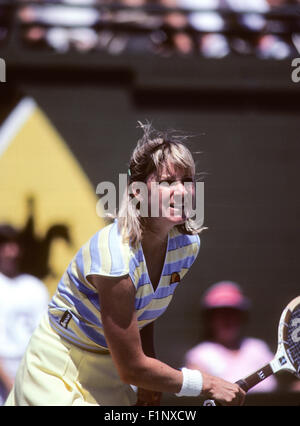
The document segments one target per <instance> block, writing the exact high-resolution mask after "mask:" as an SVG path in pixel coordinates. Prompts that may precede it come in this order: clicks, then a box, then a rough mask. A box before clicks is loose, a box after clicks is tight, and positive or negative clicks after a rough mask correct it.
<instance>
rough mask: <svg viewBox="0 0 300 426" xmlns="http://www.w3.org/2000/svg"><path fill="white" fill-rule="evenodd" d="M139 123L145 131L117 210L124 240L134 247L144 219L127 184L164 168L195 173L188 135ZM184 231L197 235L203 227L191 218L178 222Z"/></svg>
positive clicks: (130, 165) (139, 142)
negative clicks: (187, 144)
mask: <svg viewBox="0 0 300 426" xmlns="http://www.w3.org/2000/svg"><path fill="white" fill-rule="evenodd" d="M139 126H140V127H141V129H142V130H143V136H142V137H141V139H139V140H138V143H137V146H136V148H135V149H134V151H133V153H132V155H131V159H130V162H129V168H128V181H127V191H125V194H124V196H123V199H122V203H121V205H120V209H119V212H118V215H117V217H118V226H119V230H120V232H121V233H122V235H123V240H124V241H126V242H128V241H130V243H131V245H132V246H133V247H137V246H138V244H139V243H140V242H141V240H142V236H143V229H144V220H143V218H142V217H141V215H140V213H139V210H138V209H137V208H136V207H135V206H133V203H132V202H131V199H132V194H130V193H129V191H128V187H129V185H131V184H132V183H133V182H146V180H147V178H148V177H149V176H150V175H151V174H153V173H154V174H156V175H158V176H159V175H160V174H161V173H162V172H163V171H165V170H166V171H167V172H171V170H172V169H173V170H174V167H175V169H176V170H183V171H185V172H186V171H188V173H189V174H191V175H193V176H194V175H195V163H194V159H193V156H192V154H191V152H190V150H189V149H188V148H187V146H186V144H185V139H186V136H182V135H179V134H177V133H176V132H174V131H166V132H159V131H157V130H155V129H154V128H153V127H152V125H151V124H149V123H146V124H142V123H140V122H139ZM176 227H177V229H178V230H179V231H180V232H181V233H183V234H198V233H200V232H201V231H202V230H203V229H205V228H204V227H202V226H201V227H199V225H197V223H196V222H195V221H193V220H192V219H191V218H188V219H187V220H186V221H185V223H184V224H181V225H176Z"/></svg>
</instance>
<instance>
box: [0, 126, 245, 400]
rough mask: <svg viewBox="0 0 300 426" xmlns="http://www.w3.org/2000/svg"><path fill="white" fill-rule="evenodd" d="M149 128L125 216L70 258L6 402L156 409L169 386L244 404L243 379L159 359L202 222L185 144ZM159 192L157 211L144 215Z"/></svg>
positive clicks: (132, 171)
mask: <svg viewBox="0 0 300 426" xmlns="http://www.w3.org/2000/svg"><path fill="white" fill-rule="evenodd" d="M142 128H143V130H144V135H143V137H142V138H141V139H140V140H139V142H138V144H137V146H136V148H135V150H134V152H133V154H132V157H131V159H130V167H129V173H128V175H129V178H128V188H127V189H128V190H127V192H126V194H125V197H124V199H123V201H122V205H121V206H120V209H119V212H118V215H117V217H116V219H115V220H114V222H113V223H111V224H109V225H107V226H106V227H104V228H103V229H101V230H100V231H99V232H97V233H96V234H95V235H94V236H93V237H92V238H91V239H90V240H89V241H88V242H87V243H86V244H85V245H84V246H83V247H82V248H81V249H80V250H79V252H78V253H77V254H76V256H75V257H74V258H73V260H72V261H71V263H70V264H69V266H68V268H67V270H66V272H65V273H64V275H63V277H62V279H61V281H60V282H59V285H58V288H57V292H56V293H55V295H54V297H53V299H52V301H51V302H50V305H49V309H48V313H47V315H46V316H45V317H44V319H43V320H42V322H41V324H40V325H39V327H38V328H37V329H36V331H35V333H34V334H33V336H32V339H31V341H30V344H29V346H28V349H27V352H26V354H25V356H24V358H23V360H22V362H21V365H20V368H19V371H18V374H17V377H16V380H15V384H14V387H13V390H12V391H11V393H10V395H9V397H8V399H7V402H6V405H34V406H38V405H159V401H160V396H161V393H162V392H171V393H174V394H177V395H178V396H198V395H200V394H201V393H202V394H203V396H205V397H208V398H213V399H217V400H218V401H220V402H221V403H224V404H242V403H243V399H244V395H245V393H244V391H242V390H241V389H240V388H239V387H238V385H236V384H232V383H229V382H226V381H224V380H222V379H219V378H216V377H213V376H210V375H208V374H205V373H203V374H201V372H200V371H198V370H191V369H186V368H183V369H182V370H177V369H174V368H172V367H170V366H168V365H167V364H165V363H163V362H160V361H159V360H158V359H156V357H155V351H154V347H153V346H154V345H153V322H154V320H155V319H156V318H158V317H159V316H160V315H161V314H162V313H163V312H164V311H165V310H166V308H167V306H168V304H169V303H170V301H171V299H172V296H173V292H174V290H175V288H176V286H177V285H178V284H179V283H181V281H182V278H183V277H184V275H185V274H186V273H187V271H188V270H189V268H190V267H191V265H192V263H193V262H194V260H195V259H196V256H197V254H198V251H199V246H200V240H199V236H198V234H199V232H200V231H201V228H200V229H199V228H198V227H197V226H196V225H195V221H193V220H192V218H191V217H189V216H188V213H186V209H184V208H183V204H184V201H182V204H181V205H180V203H179V204H178V199H179V200H180V199H181V200H184V194H185V192H186V191H187V189H186V185H185V183H187V182H189V183H191V182H192V187H195V184H193V182H194V179H195V164H194V161H193V158H192V155H191V153H190V151H189V150H188V148H187V147H186V145H185V143H184V140H183V139H180V138H179V137H178V136H176V135H174V134H171V136H168V135H167V134H161V133H158V132H156V131H155V130H154V129H152V128H151V126H150V125H146V126H142ZM138 182H143V183H145V185H146V187H147V190H148V192H147V196H148V200H146V198H147V197H146V196H145V193H144V192H143V191H140V190H139V189H137V186H138V185H137V183H138ZM153 183H158V184H159V185H156V186H155V185H153ZM162 183H167V184H168V185H160V184H162ZM135 184H136V185H137V186H135ZM129 187H130V188H131V189H130V191H129ZM189 188H190V186H189ZM193 190H194V189H193ZM155 197H156V199H158V200H159V213H158V214H157V215H155V216H156V217H152V216H151V214H143V215H142V214H141V211H142V210H143V211H144V212H145V209H142V208H141V207H142V205H143V203H145V202H146V201H149V200H152V199H155ZM175 199H176V202H175ZM149 204H151V203H149ZM149 204H148V206H149ZM146 210H147V209H146ZM148 213H151V212H150V210H149V209H148ZM134 388H137V389H138V391H137V392H135V390H134Z"/></svg>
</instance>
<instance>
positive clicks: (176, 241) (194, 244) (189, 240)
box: [170, 227, 200, 252]
mask: <svg viewBox="0 0 300 426" xmlns="http://www.w3.org/2000/svg"><path fill="white" fill-rule="evenodd" d="M170 240H171V242H172V246H173V247H174V248H188V247H190V248H192V249H193V250H194V251H195V252H198V251H199V248H200V237H199V235H198V234H195V235H190V234H183V233H181V232H180V231H179V230H178V229H177V228H176V227H174V228H173V229H172V230H171V232H170Z"/></svg>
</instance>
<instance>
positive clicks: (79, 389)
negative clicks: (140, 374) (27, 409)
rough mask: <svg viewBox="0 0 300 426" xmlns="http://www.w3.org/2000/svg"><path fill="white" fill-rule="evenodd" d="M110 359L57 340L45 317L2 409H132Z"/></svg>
mask: <svg viewBox="0 0 300 426" xmlns="http://www.w3.org/2000/svg"><path fill="white" fill-rule="evenodd" d="M135 402H136V394H135V392H134V391H133V389H132V388H131V386H130V385H126V384H124V383H123V382H121V380H120V378H119V375H118V372H117V370H116V368H115V366H114V364H113V361H112V358H111V356H110V355H109V353H107V354H97V353H92V352H89V351H86V350H84V349H80V348H78V347H77V346H74V345H72V344H70V343H68V342H67V341H65V340H64V339H63V338H62V337H60V336H59V335H58V334H57V333H56V332H55V331H54V330H53V329H52V328H51V326H50V325H49V321H48V315H46V316H45V317H44V318H43V320H42V322H41V324H40V325H39V327H38V328H37V329H36V331H35V332H34V334H33V336H32V338H31V340H30V343H29V346H28V348H27V351H26V353H25V355H24V357H23V360H22V362H21V364H20V367H19V370H18V373H17V376H16V379H15V383H14V387H13V389H12V391H11V392H10V394H9V396H8V398H7V401H6V403H5V405H6V406H12V405H13V406H24V405H30V406H47V405H52V406H53V405H59V406H70V405H104V406H107V405H111V406H113V405H115V406H117V405H119V406H123V405H134V404H135Z"/></svg>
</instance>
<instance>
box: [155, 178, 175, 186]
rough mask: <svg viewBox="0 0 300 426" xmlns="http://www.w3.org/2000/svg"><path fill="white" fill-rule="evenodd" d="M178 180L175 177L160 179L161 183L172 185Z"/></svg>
mask: <svg viewBox="0 0 300 426" xmlns="http://www.w3.org/2000/svg"><path fill="white" fill-rule="evenodd" d="M174 182H176V180H175V179H162V180H160V181H159V184H161V183H167V184H168V185H172V183H174Z"/></svg>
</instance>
